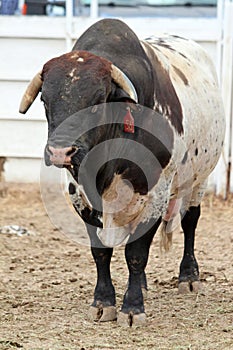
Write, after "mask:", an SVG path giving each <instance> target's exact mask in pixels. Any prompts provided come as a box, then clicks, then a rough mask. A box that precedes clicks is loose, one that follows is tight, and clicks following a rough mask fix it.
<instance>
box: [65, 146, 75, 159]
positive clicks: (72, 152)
mask: <svg viewBox="0 0 233 350" xmlns="http://www.w3.org/2000/svg"><path fill="white" fill-rule="evenodd" d="M77 152H78V147H75V146H72V147H70V149H69V150H68V151H67V153H66V155H67V156H69V157H73V156H74V155H75V154H76V153H77Z"/></svg>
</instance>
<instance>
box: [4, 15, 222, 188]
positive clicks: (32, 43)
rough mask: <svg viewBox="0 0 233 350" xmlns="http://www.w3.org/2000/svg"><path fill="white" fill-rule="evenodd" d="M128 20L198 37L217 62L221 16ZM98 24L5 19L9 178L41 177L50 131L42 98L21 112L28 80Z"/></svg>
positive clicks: (142, 28)
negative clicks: (20, 108) (19, 110)
mask: <svg viewBox="0 0 233 350" xmlns="http://www.w3.org/2000/svg"><path fill="white" fill-rule="evenodd" d="M124 20H125V22H127V23H128V25H129V26H130V27H131V28H132V29H133V30H134V31H135V32H136V33H137V35H138V36H139V38H145V37H147V36H150V35H152V34H155V33H158V32H172V33H174V34H177V35H183V36H187V37H189V38H191V39H194V40H196V41H198V42H199V43H200V44H201V45H203V46H204V47H205V48H206V50H207V51H208V52H209V54H210V55H211V57H212V59H213V60H214V62H215V64H216V66H217V57H218V54H217V42H218V39H219V38H220V31H219V26H218V22H217V19H213V18H212V19H198V18H195V19H190V18H188V19H166V18H163V19H158V18H156V19H152V18H151V19H150V18H149V19H142V18H129V19H124ZM93 22H94V21H93V20H92V19H90V18H80V17H77V18H75V19H74V22H73V23H72V24H71V26H69V27H68V26H67V23H66V19H65V18H51V17H49V18H48V17H41V16H40V17H37V16H26V17H13V16H9V17H8V16H4V17H1V18H0V48H1V50H0V62H1V64H0V99H1V103H0V157H2V156H3V157H6V158H7V161H6V163H5V178H6V180H7V181H20V182H24V181H25V182H35V181H38V180H39V169H40V164H41V159H40V158H41V157H42V156H43V147H44V144H45V142H46V133H47V131H46V122H45V118H44V112H43V107H42V104H41V103H40V99H39V98H37V100H36V102H35V103H34V104H33V105H32V107H31V108H30V110H29V111H28V113H27V114H26V116H22V115H20V114H19V113H18V107H19V103H20V99H21V96H22V94H23V92H24V90H25V88H26V86H27V84H28V82H29V80H30V79H31V78H32V77H33V76H34V75H35V74H36V73H37V72H38V71H39V70H40V69H41V68H42V65H43V64H44V63H45V62H46V61H47V60H48V59H50V58H52V57H54V56H57V55H60V54H63V53H65V52H67V51H68V50H69V49H70V45H71V43H72V41H74V40H75V38H77V37H78V36H79V35H80V34H82V32H83V31H84V30H85V29H86V28H88V26H89V25H91V24H92V23H93ZM69 28H71V29H69ZM203 28H204V30H203ZM68 29H69V30H71V31H69V30H68Z"/></svg>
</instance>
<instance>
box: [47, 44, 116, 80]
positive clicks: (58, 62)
mask: <svg viewBox="0 0 233 350" xmlns="http://www.w3.org/2000/svg"><path fill="white" fill-rule="evenodd" d="M74 68H77V69H76V71H74ZM55 69H56V71H57V72H59V71H63V72H67V75H68V76H71V78H74V73H75V74H76V75H77V74H78V73H79V72H80V71H85V72H86V74H88V73H90V72H92V73H93V72H97V73H98V78H101V77H103V78H104V77H105V76H111V62H110V61H108V60H106V59H105V58H103V57H100V56H96V55H94V54H92V53H90V52H87V51H72V52H69V53H66V54H64V55H61V56H59V57H55V58H52V59H51V60H50V61H48V62H47V63H46V64H45V65H44V68H43V72H42V78H44V76H45V75H46V74H47V73H48V72H49V71H51V70H53V71H54V70H55ZM70 73H72V74H70Z"/></svg>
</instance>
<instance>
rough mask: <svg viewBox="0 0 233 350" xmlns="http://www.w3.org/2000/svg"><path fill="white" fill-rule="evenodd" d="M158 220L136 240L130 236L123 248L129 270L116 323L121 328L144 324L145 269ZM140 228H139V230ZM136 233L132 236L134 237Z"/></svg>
mask: <svg viewBox="0 0 233 350" xmlns="http://www.w3.org/2000/svg"><path fill="white" fill-rule="evenodd" d="M159 224H160V220H159V221H158V222H156V224H154V225H153V227H152V228H151V229H150V230H149V231H148V232H146V233H145V234H144V235H142V236H141V237H140V238H138V239H137V240H134V241H133V239H135V237H134V236H132V238H131V242H129V243H128V244H127V245H126V247H125V257H126V261H127V265H128V270H129V280H128V286H127V290H126V292H125V295H124V300H123V305H122V308H121V312H120V313H119V315H118V319H117V320H118V323H119V324H121V325H123V326H133V325H134V326H135V325H141V324H144V323H145V321H146V314H145V310H144V300H143V290H142V289H144V288H146V277H145V268H146V265H147V261H148V255H149V249H150V245H151V242H152V239H153V237H154V234H155V232H156V230H157V228H158V226H159ZM138 231H141V228H140V227H139V230H138ZM136 234H137V232H136V233H135V234H134V235H136Z"/></svg>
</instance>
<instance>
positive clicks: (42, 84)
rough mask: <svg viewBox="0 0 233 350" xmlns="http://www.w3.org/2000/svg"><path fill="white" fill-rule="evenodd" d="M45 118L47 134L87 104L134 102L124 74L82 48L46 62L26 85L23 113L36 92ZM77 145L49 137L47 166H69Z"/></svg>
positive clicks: (129, 85) (46, 152) (133, 93)
mask: <svg viewBox="0 0 233 350" xmlns="http://www.w3.org/2000/svg"><path fill="white" fill-rule="evenodd" d="M40 91H41V100H42V101H43V103H44V107H45V112H46V117H47V120H48V129H49V132H48V134H49V135H48V136H49V138H50V136H51V135H52V134H53V132H54V131H55V130H56V128H57V127H58V126H59V125H60V124H61V123H62V122H64V121H65V120H66V119H67V118H68V117H70V116H71V115H73V114H74V113H77V112H78V111H80V110H83V109H85V108H87V107H90V106H94V105H98V104H101V103H106V102H113V101H121V100H122V99H124V98H128V99H129V100H132V101H134V102H137V94H136V91H135V88H134V86H133V84H132V83H131V81H130V80H129V79H128V77H127V76H126V75H125V74H124V73H123V72H122V71H121V70H120V69H119V68H117V67H116V66H115V65H113V64H112V63H111V62H110V61H108V60H106V59H104V58H102V57H99V56H96V55H93V54H91V53H89V52H86V51H72V52H70V53H67V54H64V55H62V56H60V57H57V58H54V59H52V60H50V61H48V62H47V63H46V64H45V65H44V67H43V69H42V71H41V72H39V73H38V74H36V76H35V77H34V78H33V79H32V81H31V82H30V84H29V85H28V87H27V90H26V92H25V94H24V96H23V98H22V101H21V104H20V109H19V111H20V113H26V112H27V110H28V109H29V107H30V106H31V104H32V103H33V101H34V100H35V98H36V97H37V95H38V93H39V92H40ZM76 153H77V145H75V144H74V145H70V144H68V143H67V144H66V141H65V140H56V141H55V142H52V141H51V140H49V142H48V145H47V146H46V149H45V161H46V164H47V165H50V164H55V165H57V166H69V165H70V164H71V160H72V157H73V156H74V155H75V154H76Z"/></svg>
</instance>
